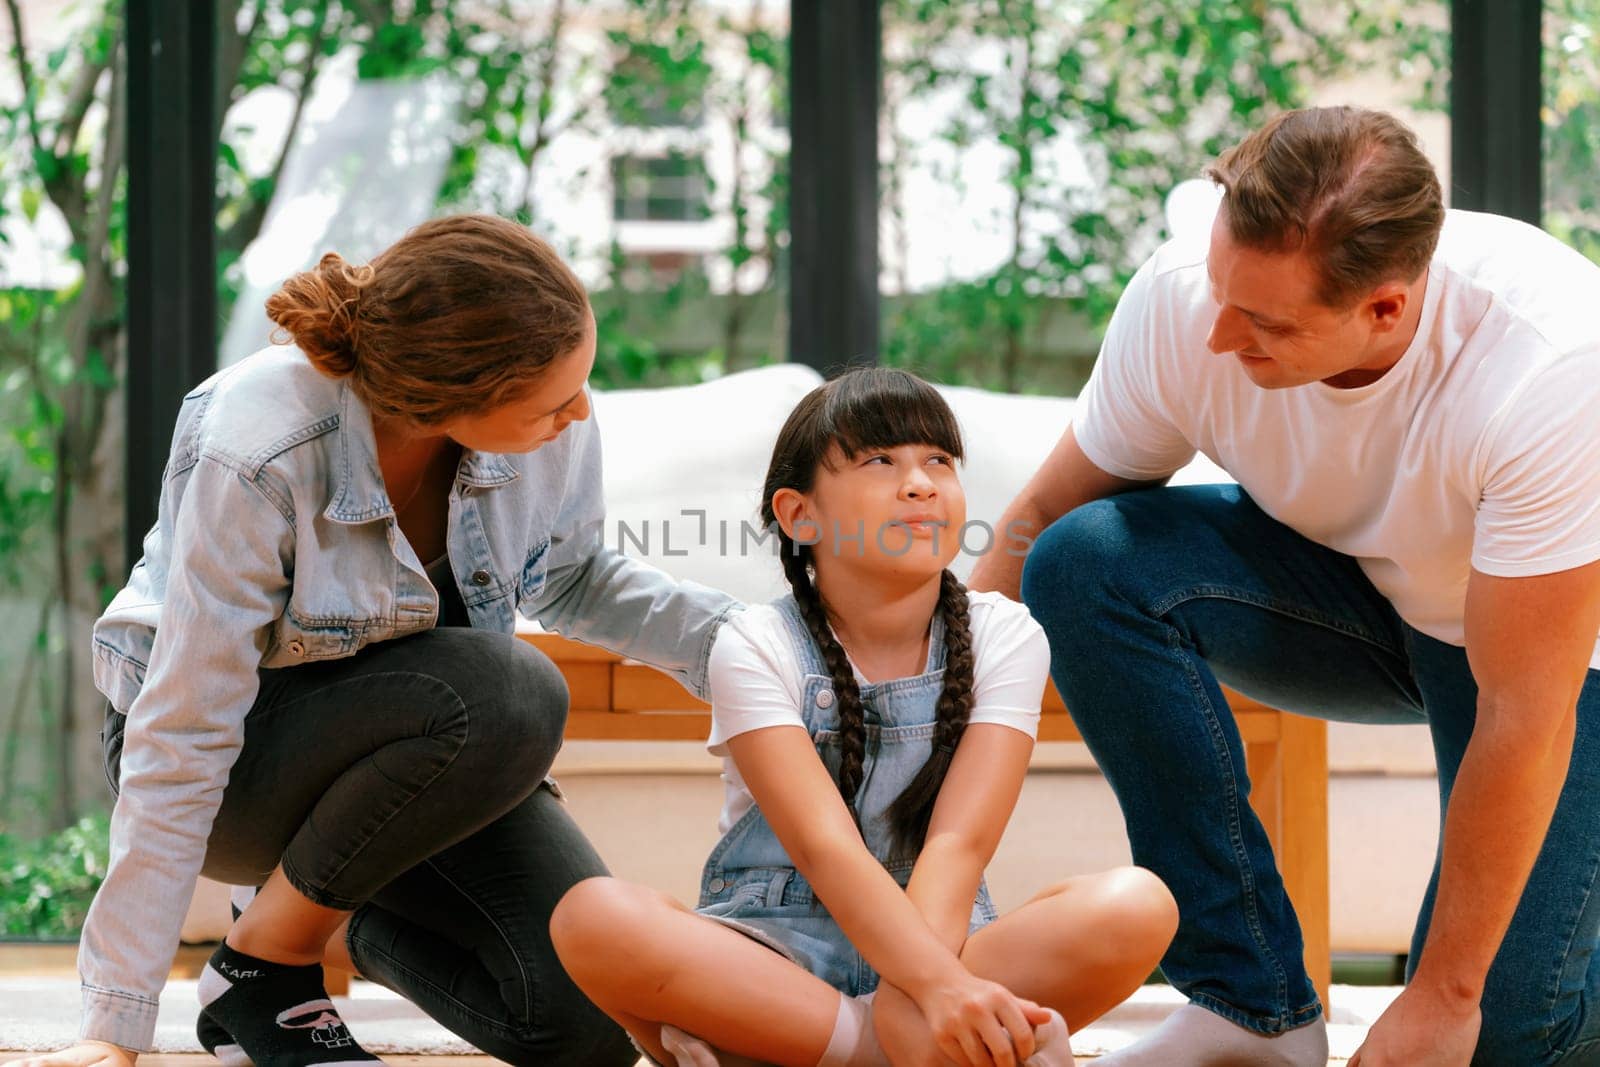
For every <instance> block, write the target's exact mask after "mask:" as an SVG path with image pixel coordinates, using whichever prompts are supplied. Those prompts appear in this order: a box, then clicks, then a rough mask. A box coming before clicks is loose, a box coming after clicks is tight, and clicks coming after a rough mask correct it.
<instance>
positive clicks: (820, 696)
mask: <svg viewBox="0 0 1600 1067" xmlns="http://www.w3.org/2000/svg"><path fill="white" fill-rule="evenodd" d="M817 707H819V708H822V709H823V710H827V709H828V708H831V707H833V690H832V689H819V690H817Z"/></svg>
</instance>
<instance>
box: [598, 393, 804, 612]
mask: <svg viewBox="0 0 1600 1067" xmlns="http://www.w3.org/2000/svg"><path fill="white" fill-rule="evenodd" d="M821 382H822V376H821V375H820V374H818V373H817V372H816V371H815V370H813V369H811V368H810V367H807V366H805V365H804V364H800V363H781V364H775V365H773V366H770V367H758V368H756V369H754V370H748V371H741V372H739V373H737V374H730V375H727V376H726V377H723V378H718V379H716V380H714V381H710V382H706V383H704V384H703V385H691V386H678V387H670V388H665V389H619V390H613V391H610V392H598V391H597V392H596V393H595V396H594V409H595V417H596V418H597V419H598V420H599V423H600V442H601V449H602V451H603V454H604V461H605V498H606V543H607V544H608V545H610V546H611V547H613V548H616V547H618V545H619V544H620V545H621V548H622V551H624V552H625V553H627V554H628V555H630V556H633V557H635V558H639V559H643V560H646V561H648V562H650V563H652V564H654V565H655V566H657V567H660V568H661V569H662V570H665V571H667V572H669V573H671V574H673V575H675V576H677V577H679V578H690V579H693V580H695V581H697V582H701V583H703V584H705V585H709V586H711V587H713V588H716V589H721V590H724V591H726V592H728V593H731V594H732V595H734V596H736V597H739V598H740V599H741V600H744V601H745V602H747V603H760V602H762V601H767V600H771V599H773V598H774V597H777V596H780V595H782V594H783V593H784V592H785V591H787V589H788V586H787V584H786V583H785V582H784V580H783V568H782V567H781V566H780V565H779V563H778V560H777V556H776V551H775V546H776V540H775V539H770V538H769V539H768V540H767V541H766V542H765V544H764V545H763V544H761V543H760V542H759V541H758V540H757V538H756V537H754V536H742V534H743V529H744V524H745V523H748V524H749V527H750V529H752V530H755V529H757V528H759V525H760V521H761V520H760V516H759V515H758V514H757V509H758V508H759V507H760V504H761V483H762V480H763V479H764V478H765V477H766V474H767V463H768V461H769V460H770V459H771V458H772V446H773V443H774V442H775V441H777V439H778V430H779V429H780V428H782V426H783V421H784V419H786V418H788V417H789V412H790V411H792V410H794V406H795V405H796V404H798V403H799V402H800V399H801V398H802V397H804V396H805V395H806V394H807V393H809V392H810V391H811V390H812V389H814V388H816V387H817V386H818V385H819V384H821ZM700 510H703V511H704V512H705V513H706V514H705V518H704V520H703V522H702V519H701V518H700V516H698V515H694V514H691V515H685V514H684V512H685V511H700ZM702 531H703V532H704V534H705V537H704V541H703V542H702V540H701V534H702ZM641 542H644V547H643V548H641V547H640V543H641ZM741 542H742V543H741ZM724 543H725V544H726V550H725V551H724V548H723V545H724Z"/></svg>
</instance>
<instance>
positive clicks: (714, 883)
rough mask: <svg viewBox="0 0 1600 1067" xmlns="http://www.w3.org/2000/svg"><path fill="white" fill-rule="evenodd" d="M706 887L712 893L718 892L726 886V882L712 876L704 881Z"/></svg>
mask: <svg viewBox="0 0 1600 1067" xmlns="http://www.w3.org/2000/svg"><path fill="white" fill-rule="evenodd" d="M706 888H707V889H709V890H711V891H712V892H713V893H720V892H722V891H723V890H724V889H726V888H728V883H727V882H725V881H723V880H722V879H721V878H713V879H711V881H709V882H707V883H706Z"/></svg>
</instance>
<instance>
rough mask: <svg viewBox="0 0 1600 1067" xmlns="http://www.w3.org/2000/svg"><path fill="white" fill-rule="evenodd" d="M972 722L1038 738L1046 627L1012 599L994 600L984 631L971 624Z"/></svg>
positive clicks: (1046, 656)
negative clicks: (972, 630)
mask: <svg viewBox="0 0 1600 1067" xmlns="http://www.w3.org/2000/svg"><path fill="white" fill-rule="evenodd" d="M974 623H975V626H974V632H973V637H972V639H973V663H972V674H973V702H972V715H971V717H970V718H968V720H967V722H968V723H969V724H970V723H979V722H984V723H998V724H999V725H1001V726H1009V727H1011V728H1012V729H1015V730H1020V731H1022V732H1023V733H1025V734H1027V735H1028V736H1029V737H1038V736H1039V704H1040V701H1041V700H1043V699H1044V683H1045V679H1046V678H1047V677H1049V674H1050V645H1049V642H1048V641H1046V639H1045V636H1044V628H1043V627H1041V626H1040V625H1039V624H1038V623H1037V622H1035V621H1034V619H1033V616H1032V615H1030V614H1028V609H1027V608H1025V607H1023V606H1022V605H1021V604H1018V603H1017V602H1016V601H1014V600H1007V599H1006V598H1004V597H1001V596H998V595H996V596H995V598H994V600H993V602H992V603H991V604H990V605H988V608H987V613H986V617H985V618H984V619H983V621H982V624H981V626H982V628H981V629H979V628H978V627H977V625H976V623H977V620H976V619H975V620H974Z"/></svg>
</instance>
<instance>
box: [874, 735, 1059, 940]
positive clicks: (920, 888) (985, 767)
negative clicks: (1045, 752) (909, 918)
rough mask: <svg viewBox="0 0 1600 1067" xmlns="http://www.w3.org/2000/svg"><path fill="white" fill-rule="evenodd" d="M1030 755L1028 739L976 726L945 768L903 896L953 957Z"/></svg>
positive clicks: (964, 938)
mask: <svg viewBox="0 0 1600 1067" xmlns="http://www.w3.org/2000/svg"><path fill="white" fill-rule="evenodd" d="M1032 753H1033V738H1032V737H1030V736H1029V735H1028V734H1026V733H1023V732H1022V731H1021V730H1017V729H1014V728H1013V727H1010V726H1001V725H998V724H996V723H974V724H972V725H971V726H968V727H967V728H966V730H965V731H964V732H963V734H962V736H961V744H960V745H958V746H957V747H956V752H955V756H954V757H953V758H952V759H951V761H950V769H949V771H947V772H946V774H945V779H944V785H943V786H942V787H941V788H940V790H939V797H938V799H937V800H935V801H934V805H933V817H932V818H931V819H930V820H929V822H928V836H927V839H926V841H925V842H924V844H923V846H922V852H921V854H920V855H918V857H917V863H916V866H915V867H914V868H913V869H912V872H911V881H910V883H909V884H908V885H907V886H906V894H907V895H908V896H909V897H910V898H911V901H912V903H913V904H915V905H916V907H917V910H918V911H920V912H921V913H922V915H923V917H924V918H925V919H926V920H927V921H928V924H929V925H930V926H931V927H932V928H933V931H934V933H935V934H937V935H938V937H939V940H940V941H942V942H943V943H944V944H945V946H946V947H948V948H950V949H951V950H952V951H956V952H959V951H960V950H961V946H962V945H963V944H965V943H966V940H967V926H968V924H969V922H970V920H971V917H972V902H973V900H974V899H975V898H976V897H977V895H978V883H979V882H980V881H981V880H982V878H983V871H984V868H985V867H987V866H988V865H989V861H990V860H991V859H993V858H994V852H995V849H996V848H998V847H999V845H1000V837H1001V835H1002V834H1003V833H1004V832H1005V828H1006V823H1007V822H1008V821H1010V819H1011V812H1012V809H1013V808H1015V807H1016V804H1017V797H1018V795H1019V794H1020V793H1021V792H1022V781H1023V779H1024V778H1025V777H1026V775H1027V773H1028V758H1029V756H1030V755H1031V754H1032Z"/></svg>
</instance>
